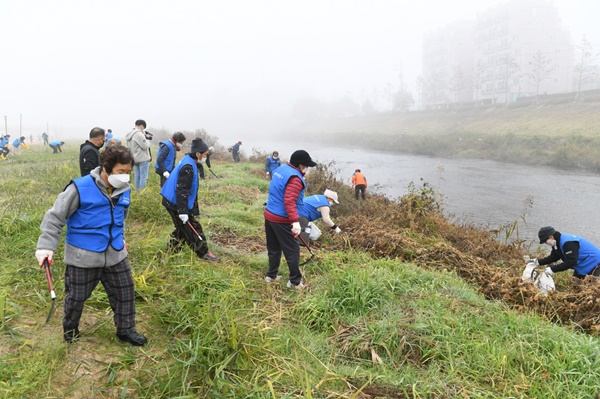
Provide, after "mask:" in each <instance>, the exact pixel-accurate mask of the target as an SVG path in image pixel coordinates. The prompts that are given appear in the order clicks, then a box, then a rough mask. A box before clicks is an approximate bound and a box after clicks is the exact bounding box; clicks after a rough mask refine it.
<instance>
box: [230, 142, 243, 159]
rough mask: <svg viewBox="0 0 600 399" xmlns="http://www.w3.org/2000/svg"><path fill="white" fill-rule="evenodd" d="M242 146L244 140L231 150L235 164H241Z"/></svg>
mask: <svg viewBox="0 0 600 399" xmlns="http://www.w3.org/2000/svg"><path fill="white" fill-rule="evenodd" d="M241 145H242V140H240V141H238V142H237V143H235V144H234V145H233V147H232V148H231V155H232V156H233V162H235V163H238V162H240V146H241Z"/></svg>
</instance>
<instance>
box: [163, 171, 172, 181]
mask: <svg viewBox="0 0 600 399" xmlns="http://www.w3.org/2000/svg"><path fill="white" fill-rule="evenodd" d="M170 175H171V174H170V173H169V172H167V171H166V170H165V171H164V172H163V177H164V178H165V179H168V178H169V176H170Z"/></svg>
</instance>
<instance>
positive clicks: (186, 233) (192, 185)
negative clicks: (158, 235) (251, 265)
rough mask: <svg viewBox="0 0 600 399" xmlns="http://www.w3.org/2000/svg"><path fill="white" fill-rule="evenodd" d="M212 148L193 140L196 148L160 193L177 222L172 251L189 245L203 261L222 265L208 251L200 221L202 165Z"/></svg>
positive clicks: (168, 246)
mask: <svg viewBox="0 0 600 399" xmlns="http://www.w3.org/2000/svg"><path fill="white" fill-rule="evenodd" d="M207 155H208V146H207V145H206V143H204V141H202V139H194V140H192V148H191V150H190V152H189V153H188V154H185V155H184V157H183V158H182V159H181V161H180V162H179V164H177V166H176V167H175V169H173V171H172V172H171V174H170V176H169V178H168V179H167V181H166V182H165V185H164V186H163V187H162V189H161V190H160V195H162V197H163V200H162V205H163V206H164V207H165V208H166V210H167V212H168V213H169V215H170V216H171V219H172V220H173V225H174V226H175V230H174V231H173V232H172V233H171V237H170V239H169V243H168V245H167V250H168V251H177V250H179V249H181V248H182V247H183V244H184V243H187V244H188V246H189V247H190V248H192V250H193V251H194V252H195V253H196V255H198V257H199V258H200V259H203V260H207V261H209V262H218V261H219V260H220V259H219V258H218V257H216V256H215V255H213V254H212V253H211V252H210V251H209V250H208V243H207V241H206V236H205V235H204V232H203V231H202V225H200V222H199V221H198V220H197V219H196V216H198V215H199V214H200V210H199V208H198V185H199V183H198V164H201V163H204V162H206V156H207Z"/></svg>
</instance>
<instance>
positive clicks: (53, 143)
mask: <svg viewBox="0 0 600 399" xmlns="http://www.w3.org/2000/svg"><path fill="white" fill-rule="evenodd" d="M50 145H51V146H57V145H60V141H51V142H50Z"/></svg>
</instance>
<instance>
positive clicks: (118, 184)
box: [108, 174, 129, 188]
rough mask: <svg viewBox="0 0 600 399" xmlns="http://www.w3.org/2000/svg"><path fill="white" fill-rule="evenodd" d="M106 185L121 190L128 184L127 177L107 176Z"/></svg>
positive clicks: (125, 175)
mask: <svg viewBox="0 0 600 399" xmlns="http://www.w3.org/2000/svg"><path fill="white" fill-rule="evenodd" d="M108 184H110V185H111V186H113V187H114V188H122V187H125V186H126V185H128V184H129V175H128V174H122V175H109V176H108Z"/></svg>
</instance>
